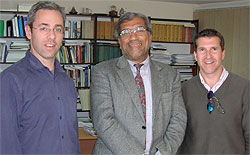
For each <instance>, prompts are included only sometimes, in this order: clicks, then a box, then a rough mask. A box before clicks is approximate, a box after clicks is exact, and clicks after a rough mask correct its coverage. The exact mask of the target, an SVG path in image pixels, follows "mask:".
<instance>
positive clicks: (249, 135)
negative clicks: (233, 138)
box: [242, 81, 250, 154]
mask: <svg viewBox="0 0 250 155" xmlns="http://www.w3.org/2000/svg"><path fill="white" fill-rule="evenodd" d="M245 88H246V89H245V91H244V94H243V115H242V128H243V133H244V137H245V154H249V153H250V131H249V130H250V128H249V124H250V116H249V101H250V96H249V88H250V83H249V81H248V84H247V85H246V86H245Z"/></svg>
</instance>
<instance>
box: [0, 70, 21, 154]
mask: <svg viewBox="0 0 250 155" xmlns="http://www.w3.org/2000/svg"><path fill="white" fill-rule="evenodd" d="M0 85H1V92H0V93H1V102H0V104H1V108H0V109H1V111H0V112H1V118H0V119H1V124H0V126H1V127H0V128H1V129H0V130H1V137H0V139H1V142H0V144H1V147H0V154H9V153H10V154H22V151H21V144H20V142H19V139H18V128H19V127H18V113H19V112H18V102H20V100H21V93H20V91H19V90H18V87H17V83H16V81H15V79H14V78H13V77H12V76H11V75H10V74H8V73H7V74H4V73H3V74H1V80H0Z"/></svg>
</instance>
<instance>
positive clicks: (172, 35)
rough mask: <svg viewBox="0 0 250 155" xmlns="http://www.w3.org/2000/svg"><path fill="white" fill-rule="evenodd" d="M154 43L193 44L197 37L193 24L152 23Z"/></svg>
mask: <svg viewBox="0 0 250 155" xmlns="http://www.w3.org/2000/svg"><path fill="white" fill-rule="evenodd" d="M152 29H153V41H162V42H186V43H191V42H192V41H193V38H194V36H195V35H196V31H197V30H196V28H195V25H193V24H177V23H176V24H158V23H152Z"/></svg>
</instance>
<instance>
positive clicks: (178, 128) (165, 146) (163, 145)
mask: <svg viewBox="0 0 250 155" xmlns="http://www.w3.org/2000/svg"><path fill="white" fill-rule="evenodd" d="M172 93H173V94H172V107H171V116H170V120H169V124H168V127H167V130H166V133H165V136H164V138H163V139H162V141H161V142H160V144H159V145H158V146H159V150H160V152H161V153H162V154H176V152H177V150H178V148H179V146H180V145H181V143H182V141H183V138H184V135H185V129H186V122H187V113H186V109H185V106H184V103H183V98H182V94H181V84H180V77H179V74H176V76H175V77H174V79H173V83H172ZM166 104H167V103H166ZM158 146H157V147H158Z"/></svg>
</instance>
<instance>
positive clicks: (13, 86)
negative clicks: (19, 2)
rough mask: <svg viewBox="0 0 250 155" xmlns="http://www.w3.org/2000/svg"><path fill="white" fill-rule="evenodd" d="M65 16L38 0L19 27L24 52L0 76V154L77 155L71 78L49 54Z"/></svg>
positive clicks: (53, 54) (57, 46) (55, 45)
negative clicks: (25, 45) (26, 45)
mask: <svg viewBox="0 0 250 155" xmlns="http://www.w3.org/2000/svg"><path fill="white" fill-rule="evenodd" d="M64 21H65V14H64V12H63V11H62V10H61V7H60V6H58V5H57V4H55V3H53V2H38V3H36V4H35V5H33V6H32V8H31V10H30V12H29V13H28V23H27V26H26V27H25V30H26V35H27V38H28V39H29V40H30V46H31V47H30V50H29V51H27V53H26V56H25V57H24V58H23V59H22V60H20V61H19V62H17V63H15V64H14V65H12V66H11V67H9V68H8V69H6V70H5V71H4V72H3V73H2V74H1V81H0V85H1V92H0V93H1V103H0V105H1V111H0V112H1V118H0V120H1V123H0V126H1V128H0V129H1V135H0V136H1V137H0V139H1V141H0V142H1V145H0V146H1V147H0V154H79V153H80V146H79V140H78V124H77V115H76V99H77V92H76V90H75V87H74V83H73V81H72V80H71V79H70V78H69V77H68V76H67V74H66V73H65V72H64V71H63V69H62V68H61V66H60V64H59V62H58V60H57V59H56V58H55V57H56V53H57V51H58V50H59V49H60V46H61V44H62V40H63V36H64Z"/></svg>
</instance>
